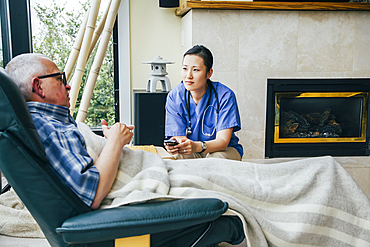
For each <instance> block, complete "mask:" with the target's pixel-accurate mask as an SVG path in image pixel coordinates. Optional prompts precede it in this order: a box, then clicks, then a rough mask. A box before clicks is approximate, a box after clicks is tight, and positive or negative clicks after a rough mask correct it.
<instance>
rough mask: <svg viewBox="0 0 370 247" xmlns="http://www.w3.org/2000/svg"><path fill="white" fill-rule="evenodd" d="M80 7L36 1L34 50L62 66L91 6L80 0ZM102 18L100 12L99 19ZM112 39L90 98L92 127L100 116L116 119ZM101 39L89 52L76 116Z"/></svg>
mask: <svg viewBox="0 0 370 247" xmlns="http://www.w3.org/2000/svg"><path fill="white" fill-rule="evenodd" d="M79 3H80V4H81V8H80V9H79V10H73V11H71V12H68V11H67V10H66V9H65V6H59V5H58V4H57V3H56V1H55V0H53V1H52V6H51V7H45V6H42V5H41V4H36V6H35V7H34V10H35V13H36V18H37V19H38V21H39V22H40V24H41V27H40V30H39V32H38V33H37V34H36V35H35V36H33V37H32V38H33V50H34V52H35V53H41V54H44V55H46V56H48V57H50V58H51V59H52V60H53V61H54V62H55V63H56V65H57V66H58V68H59V69H60V70H63V69H64V67H65V64H66V62H67V60H68V57H69V54H70V52H71V50H72V46H73V43H74V41H75V39H76V36H77V33H78V31H79V28H80V24H81V23H82V20H83V18H84V16H85V15H86V12H87V9H88V3H87V2H86V3H81V2H79ZM99 20H100V16H99V18H98V21H99ZM112 43H113V42H112V39H111V40H110V45H109V46H108V49H107V51H106V55H105V58H104V60H103V63H102V66H101V69H100V72H99V76H98V79H97V81H96V85H95V89H94V92H93V95H92V98H91V101H90V105H89V108H88V113H87V116H86V119H85V123H86V124H87V125H89V126H90V127H99V126H100V120H101V119H103V118H104V119H106V120H107V121H108V124H109V125H112V124H114V122H115V113H114V81H113V63H114V61H113V45H112ZM98 45H99V42H98V43H97V45H96V46H95V49H94V51H93V53H92V55H91V56H90V58H89V60H88V62H87V64H86V68H85V72H84V75H83V77H82V82H81V88H80V90H79V94H78V99H77V103H76V107H75V114H74V117H76V115H77V112H78V107H79V105H80V101H81V97H82V93H83V88H84V84H85V82H86V80H87V77H88V73H89V71H90V69H91V66H92V63H93V59H94V57H95V54H96V50H97V47H98Z"/></svg>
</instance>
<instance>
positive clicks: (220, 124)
mask: <svg viewBox="0 0 370 247" xmlns="http://www.w3.org/2000/svg"><path fill="white" fill-rule="evenodd" d="M212 84H213V87H214V88H215V90H216V92H217V94H218V100H219V104H220V109H219V114H218V120H217V126H215V124H216V118H217V117H216V116H217V99H216V95H215V93H214V91H213V90H211V88H210V87H208V88H207V91H206V93H205V94H204V95H203V97H202V99H201V100H200V101H199V103H198V105H196V104H195V102H194V100H193V99H192V97H190V115H191V130H192V134H191V135H188V138H189V139H191V140H193V141H210V140H214V139H216V133H217V131H220V130H223V129H228V128H233V133H232V135H231V139H230V142H229V145H228V146H229V147H233V148H235V149H236V150H237V151H238V152H239V154H240V157H243V147H242V145H240V144H239V143H238V142H239V138H238V137H237V136H236V135H235V134H234V132H236V131H238V130H240V128H241V123H240V115H239V109H238V104H237V102H236V98H235V94H234V92H233V91H232V90H231V89H230V88H228V87H227V86H225V85H223V84H221V83H220V82H214V81H212ZM184 93H185V86H184V84H183V83H182V82H181V83H180V84H179V85H177V86H176V87H175V88H173V89H172V90H171V91H170V92H169V93H168V95H167V100H166V126H165V136H166V138H171V136H186V129H187V127H188V121H189V117H188V113H187V110H186V107H185V101H184ZM210 93H212V97H211V102H210V106H209V107H208V108H207V110H206V109H205V108H206V106H207V102H208V98H209V94H210ZM205 110H206V112H205ZM204 113H205V114H204ZM203 116H204V121H203ZM202 127H203V132H202ZM215 127H216V130H215V131H214V133H213V135H212V136H206V135H204V134H203V133H205V134H212V132H213V129H214V128H215Z"/></svg>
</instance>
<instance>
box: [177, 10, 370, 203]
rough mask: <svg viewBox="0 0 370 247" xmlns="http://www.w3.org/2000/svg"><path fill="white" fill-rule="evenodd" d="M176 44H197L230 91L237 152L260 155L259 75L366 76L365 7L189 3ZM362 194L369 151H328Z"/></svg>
mask: <svg viewBox="0 0 370 247" xmlns="http://www.w3.org/2000/svg"><path fill="white" fill-rule="evenodd" d="M181 25H182V37H183V40H182V43H183V46H182V49H183V52H185V51H186V50H187V49H188V48H190V47H191V46H192V45H195V44H203V45H205V46H207V47H208V48H210V49H211V51H212V53H213V55H214V67H213V68H214V74H213V76H212V78H211V79H213V80H218V81H221V82H222V83H224V84H226V85H227V86H229V87H230V88H231V89H233V91H234V92H235V94H236V96H237V100H238V105H239V111H240V115H241V120H242V130H241V131H239V132H238V133H237V135H238V137H239V138H240V140H241V144H242V145H243V147H244V157H243V159H244V160H248V161H249V160H253V161H255V162H278V161H281V160H286V159H265V158H264V149H265V124H266V93H267V78H369V77H370V28H369V27H370V12H369V11H265V10H206V9H192V10H191V11H189V12H188V13H187V14H186V15H185V16H183V17H182V24H181ZM336 160H337V161H338V162H339V163H340V164H342V165H343V166H344V167H345V168H346V170H347V171H348V172H349V173H350V174H351V175H352V176H353V177H354V179H355V180H356V181H357V182H358V184H359V185H360V187H361V188H362V189H363V190H364V191H365V193H366V194H367V195H368V196H370V182H369V181H370V157H367V156H364V157H336Z"/></svg>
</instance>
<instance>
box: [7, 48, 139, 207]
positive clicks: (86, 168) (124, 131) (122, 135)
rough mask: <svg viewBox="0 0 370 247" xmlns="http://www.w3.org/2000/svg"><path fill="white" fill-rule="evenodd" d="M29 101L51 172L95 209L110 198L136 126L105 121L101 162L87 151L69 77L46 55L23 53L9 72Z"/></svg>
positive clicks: (13, 61)
mask: <svg viewBox="0 0 370 247" xmlns="http://www.w3.org/2000/svg"><path fill="white" fill-rule="evenodd" d="M5 70H6V72H7V73H8V74H9V76H10V77H11V78H12V79H13V80H14V81H15V83H16V84H17V85H18V87H19V88H20V90H21V92H22V94H23V97H24V98H25V99H26V101H27V104H28V108H29V110H30V112H31V116H32V118H33V121H34V123H35V126H36V129H37V131H38V134H39V135H40V138H41V141H42V143H43V145H44V147H45V153H46V155H47V157H48V159H49V163H50V165H51V167H52V168H53V169H54V170H55V171H56V172H57V174H58V175H59V176H60V178H61V179H62V180H64V181H65V182H66V183H67V184H68V185H69V186H70V187H71V189H72V190H73V191H74V192H75V193H76V194H77V195H78V196H79V197H80V198H81V200H82V201H83V202H84V203H85V204H87V205H88V206H90V207H91V208H93V209H96V208H98V207H99V205H100V203H101V201H102V200H103V199H104V198H105V196H106V195H107V194H108V193H109V191H110V189H111V187H112V184H113V182H114V179H115V177H116V173H117V168H118V164H119V158H120V154H121V151H122V148H123V146H124V145H126V144H128V143H129V142H130V140H131V138H132V136H133V133H132V132H131V130H132V129H133V128H134V127H133V126H126V125H125V124H122V123H116V124H114V125H113V126H111V127H108V126H107V123H106V121H105V120H103V121H102V128H103V133H104V136H105V138H106V139H107V143H106V145H105V147H104V149H103V151H102V152H101V154H100V156H99V157H98V159H96V160H93V159H92V158H91V157H90V156H89V155H88V153H87V151H86V149H85V146H86V145H85V141H84V138H83V136H82V135H81V133H80V132H79V131H78V129H77V126H76V122H75V121H74V120H73V118H72V117H71V115H70V112H69V109H68V108H69V106H70V103H69V91H70V89H71V87H70V86H69V85H68V84H67V82H66V78H65V74H64V72H61V71H60V70H59V69H58V67H57V66H56V65H55V63H54V62H53V61H51V60H50V59H49V58H48V57H46V56H43V55H41V54H35V53H30V54H22V55H19V56H17V57H15V58H13V59H12V60H11V61H10V62H9V63H8V64H7V66H6V68H5Z"/></svg>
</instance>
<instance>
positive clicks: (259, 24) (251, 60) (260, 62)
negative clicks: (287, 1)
mask: <svg viewBox="0 0 370 247" xmlns="http://www.w3.org/2000/svg"><path fill="white" fill-rule="evenodd" d="M239 25H240V29H239V34H240V38H239V40H240V48H239V49H240V54H239V56H240V66H241V67H242V68H243V69H245V70H248V71H295V70H296V64H297V27H298V14H297V12H286V11H283V12H279V11H243V12H241V14H240V23H239Z"/></svg>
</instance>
